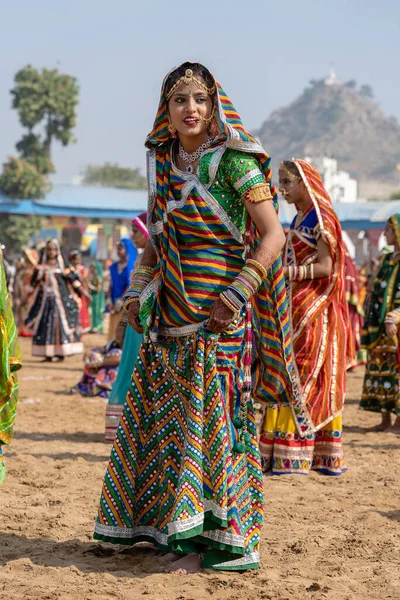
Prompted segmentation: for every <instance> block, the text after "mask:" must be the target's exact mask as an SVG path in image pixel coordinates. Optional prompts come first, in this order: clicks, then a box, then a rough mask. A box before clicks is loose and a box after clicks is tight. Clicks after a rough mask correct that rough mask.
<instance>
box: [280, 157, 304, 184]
mask: <svg viewBox="0 0 400 600" xmlns="http://www.w3.org/2000/svg"><path fill="white" fill-rule="evenodd" d="M279 168H280V169H282V171H285V174H286V176H287V178H288V179H289V180H290V181H294V180H295V179H300V176H299V175H295V174H294V173H292V172H291V171H289V169H288V168H287V166H286V165H285V163H284V162H283V161H281V164H280V165H279Z"/></svg>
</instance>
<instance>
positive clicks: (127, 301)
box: [124, 296, 139, 311]
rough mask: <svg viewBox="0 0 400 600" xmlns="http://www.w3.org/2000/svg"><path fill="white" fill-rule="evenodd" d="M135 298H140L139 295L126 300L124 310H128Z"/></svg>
mask: <svg viewBox="0 0 400 600" xmlns="http://www.w3.org/2000/svg"><path fill="white" fill-rule="evenodd" d="M134 300H139V296H133V297H132V298H128V300H125V302H124V310H126V311H128V308H129V305H130V304H132V302H133V301H134Z"/></svg>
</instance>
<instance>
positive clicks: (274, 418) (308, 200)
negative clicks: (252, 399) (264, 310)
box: [260, 160, 353, 475]
mask: <svg viewBox="0 0 400 600" xmlns="http://www.w3.org/2000/svg"><path fill="white" fill-rule="evenodd" d="M279 183H280V192H281V194H282V195H283V196H284V197H285V199H286V200H287V202H288V203H289V204H295V205H296V207H297V210H298V213H297V216H296V217H295V219H294V221H293V223H292V224H291V227H290V231H289V233H288V236H287V241H286V246H285V250H284V265H285V276H286V279H287V287H288V297H289V306H290V313H291V326H292V335H293V338H292V339H293V345H294V354H295V362H296V367H297V373H298V377H299V383H300V389H301V399H300V401H298V402H292V404H291V405H289V404H281V405H278V404H270V405H269V407H268V408H267V410H266V412H265V416H264V422H263V426H262V432H261V440H260V445H261V453H262V456H263V459H264V467H265V470H266V471H269V470H271V471H272V473H273V474H276V475H278V474H285V473H299V474H307V473H308V471H309V470H310V469H316V470H318V471H320V472H322V473H325V474H327V475H340V474H341V473H342V472H343V471H344V470H345V469H346V467H345V462H344V458H343V453H342V447H341V441H342V440H341V438H342V414H341V413H342V408H343V403H344V396H345V387H346V366H347V364H348V362H349V358H350V357H353V350H352V349H350V348H349V345H351V336H350V335H349V314H348V307H347V302H346V289H345V248H344V243H343V240H342V230H341V227H340V223H339V221H338V218H337V216H336V214H335V212H334V210H333V207H332V204H331V201H330V198H329V196H328V194H327V192H326V190H325V188H324V185H323V182H322V179H321V177H320V175H319V173H318V171H317V170H316V169H315V168H314V167H313V166H312V165H311V164H310V163H307V162H306V161H303V160H293V161H284V162H283V163H281V168H280V170H279Z"/></svg>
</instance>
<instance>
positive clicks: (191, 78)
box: [167, 69, 215, 102]
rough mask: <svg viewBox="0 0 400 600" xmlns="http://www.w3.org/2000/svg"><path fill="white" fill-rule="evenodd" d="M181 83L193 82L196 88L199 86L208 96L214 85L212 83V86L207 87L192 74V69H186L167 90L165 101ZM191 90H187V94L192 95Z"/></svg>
mask: <svg viewBox="0 0 400 600" xmlns="http://www.w3.org/2000/svg"><path fill="white" fill-rule="evenodd" d="M182 84H185V85H191V84H194V85H196V86H197V87H198V88H200V89H201V90H203V92H205V93H206V94H208V95H209V96H212V95H213V94H214V92H215V85H213V86H212V87H210V88H208V87H207V86H206V85H204V83H203V82H201V81H200V79H197V77H195V76H194V74H193V71H192V69H186V71H185V74H184V75H183V76H182V77H180V78H179V79H178V81H177V82H176V83H174V85H173V86H172V88H171V89H170V90H169V92H168V94H167V102H168V100H169V99H170V98H171V96H172V95H173V94H174V93H175V92H176V90H177V89H178V87H179V86H180V85H182ZM192 93H193V92H192V90H191V89H190V90H189V96H191V95H192Z"/></svg>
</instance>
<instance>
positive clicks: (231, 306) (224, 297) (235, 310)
mask: <svg viewBox="0 0 400 600" xmlns="http://www.w3.org/2000/svg"><path fill="white" fill-rule="evenodd" d="M219 297H220V299H221V300H222V302H223V303H224V304H225V306H227V307H228V308H229V310H231V311H232V312H233V313H234V314H236V313H237V312H239V311H238V309H237V308H236V306H233V304H231V302H230V300H228V298H227V297H226V296H224V293H222V294H220V295H219Z"/></svg>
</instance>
